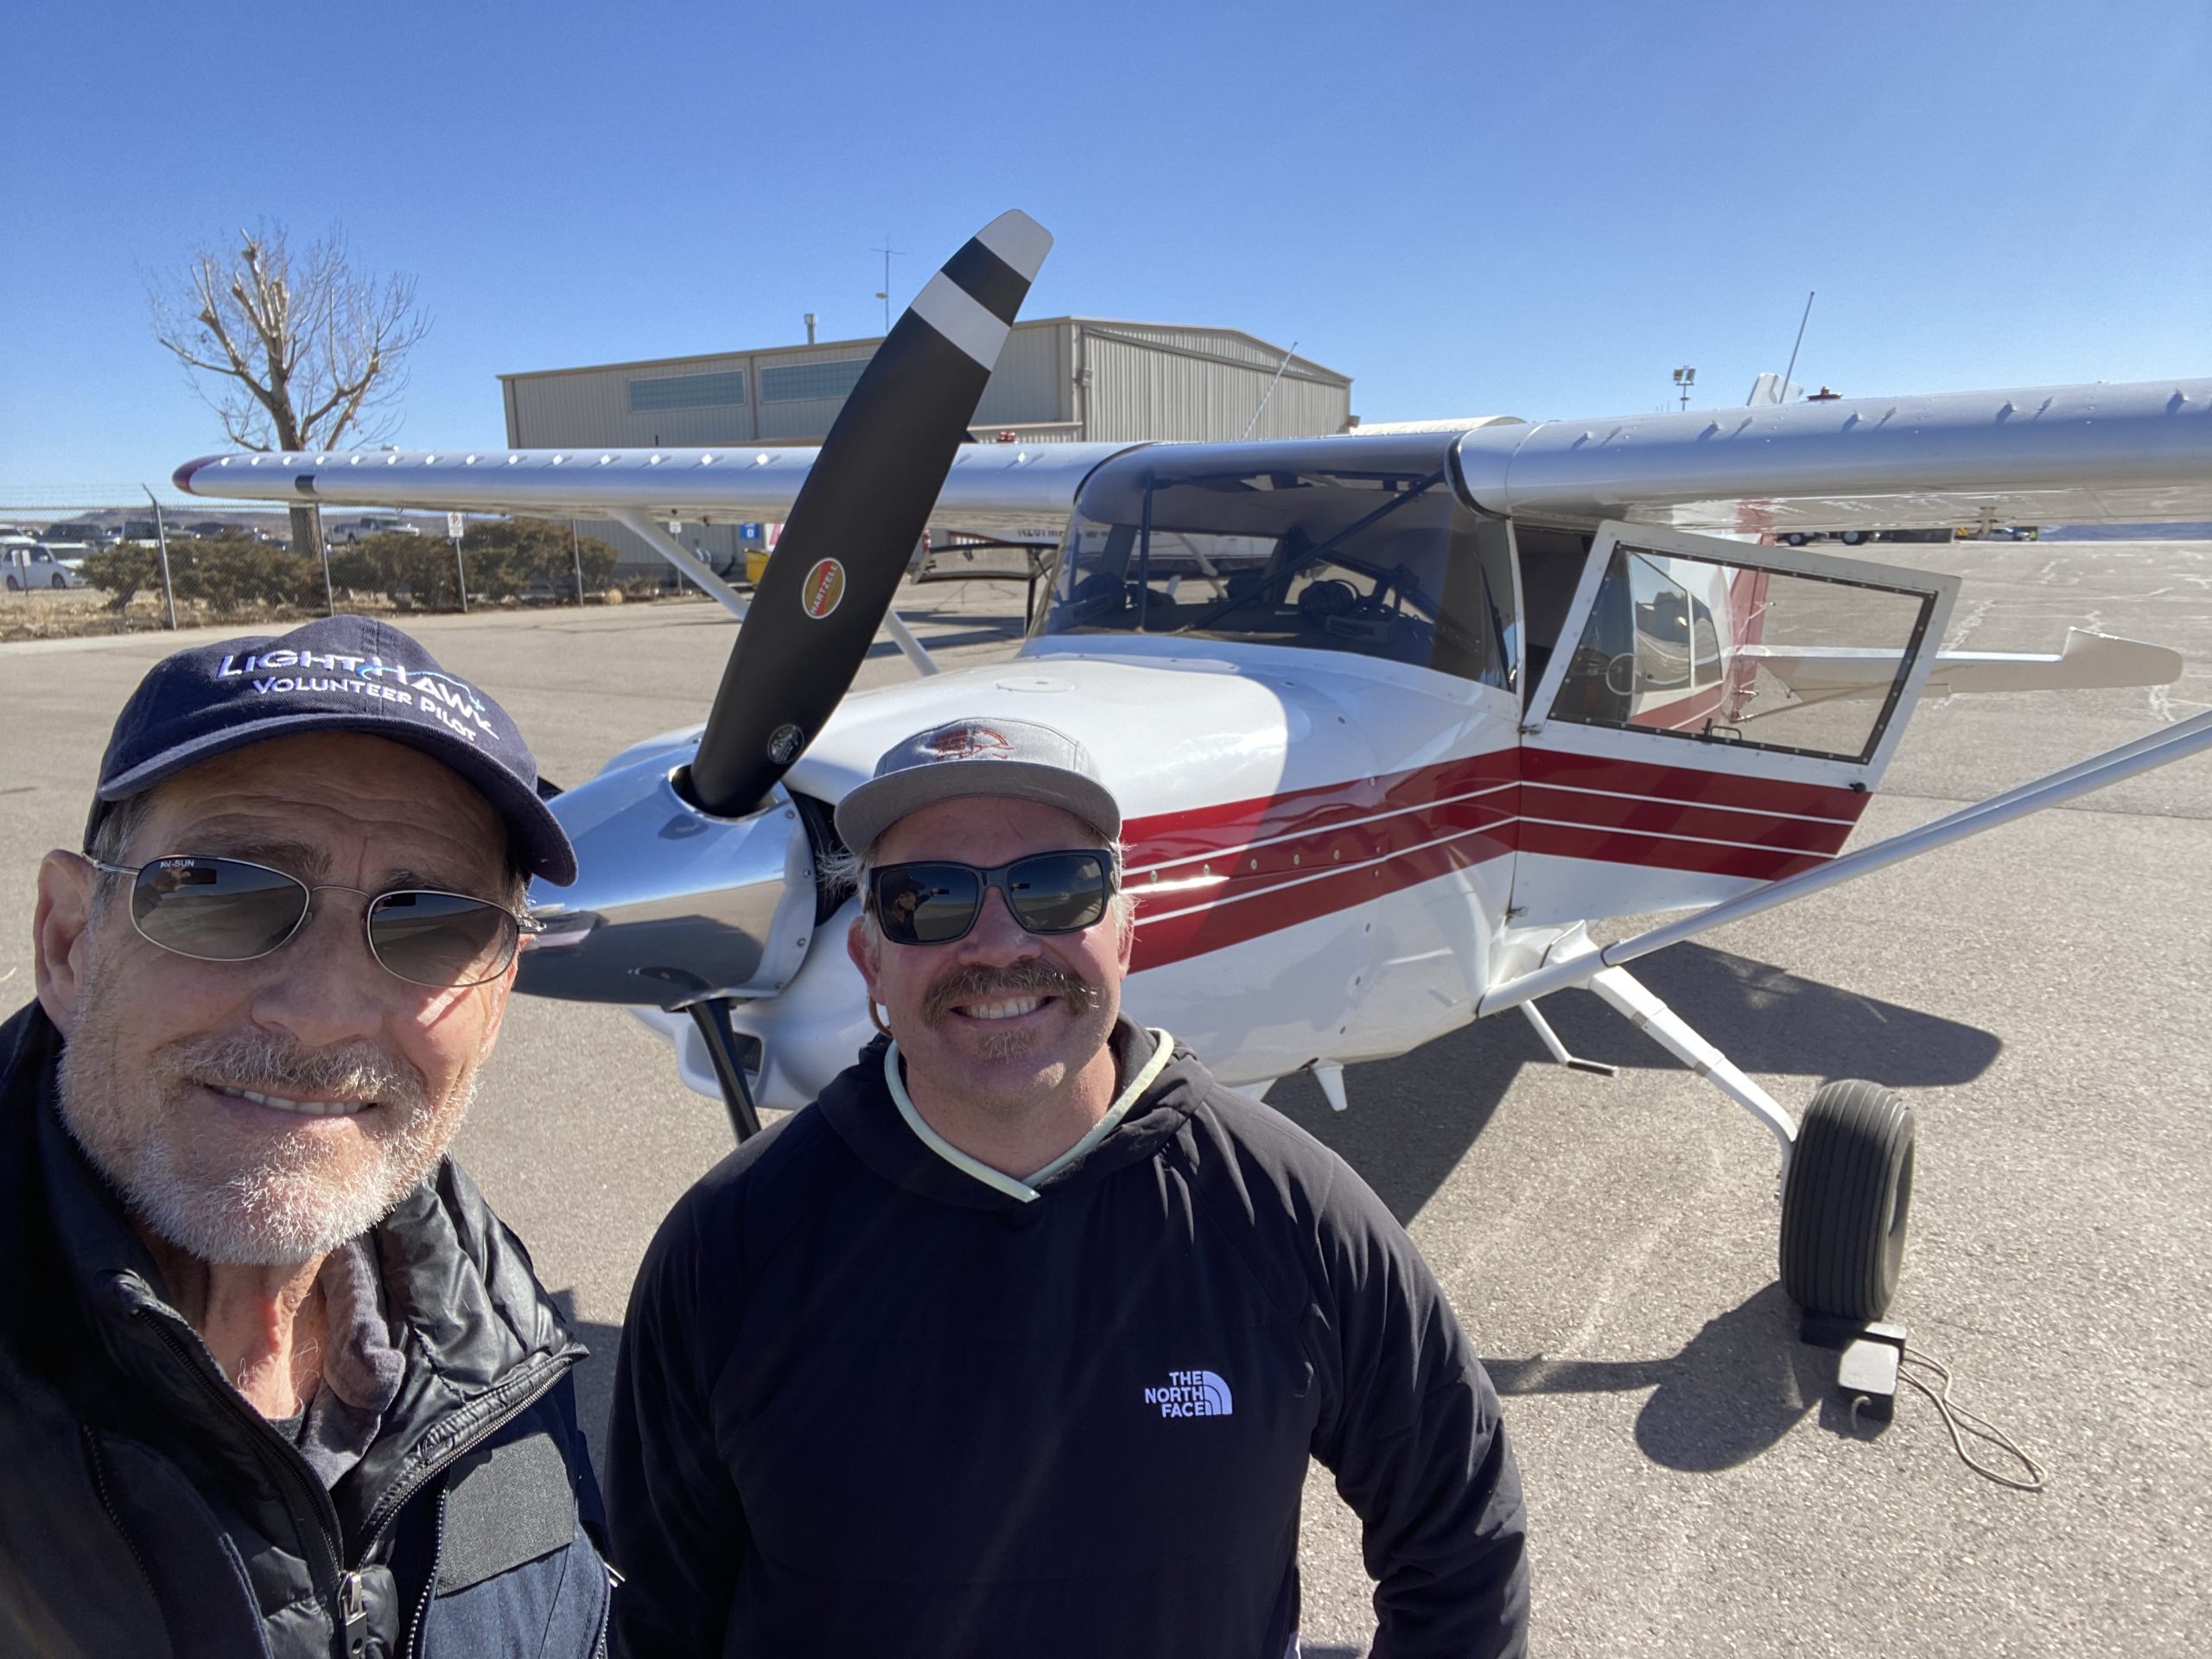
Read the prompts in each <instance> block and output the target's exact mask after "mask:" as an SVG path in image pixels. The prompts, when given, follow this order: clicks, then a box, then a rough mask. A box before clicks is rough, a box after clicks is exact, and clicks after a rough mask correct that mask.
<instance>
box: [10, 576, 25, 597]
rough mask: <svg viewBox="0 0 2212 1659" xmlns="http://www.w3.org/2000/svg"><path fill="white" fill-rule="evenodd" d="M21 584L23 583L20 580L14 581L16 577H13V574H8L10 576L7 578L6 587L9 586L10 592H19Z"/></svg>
mask: <svg viewBox="0 0 2212 1659" xmlns="http://www.w3.org/2000/svg"><path fill="white" fill-rule="evenodd" d="M22 585H23V584H22V582H18V581H16V578H15V577H13V576H10V577H9V578H8V588H9V591H10V592H11V593H14V592H20V591H21V590H22Z"/></svg>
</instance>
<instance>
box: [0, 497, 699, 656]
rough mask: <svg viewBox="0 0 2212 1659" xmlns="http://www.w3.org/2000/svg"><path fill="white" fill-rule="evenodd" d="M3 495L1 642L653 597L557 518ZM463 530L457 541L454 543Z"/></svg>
mask: <svg viewBox="0 0 2212 1659" xmlns="http://www.w3.org/2000/svg"><path fill="white" fill-rule="evenodd" d="M31 494H32V493H31V492H27V491H22V490H5V489H0V639H22V638H38V637H47V636H53V635H68V634H89V633H106V632H128V631H133V630H137V629H143V628H175V627H181V626H198V625H200V624H221V623H232V622H246V621H279V620H293V619H299V618H304V617H307V616H313V615H322V614H326V613H331V612H334V611H337V610H355V611H369V612H380V613H414V612H433V611H454V610H460V611H466V610H467V609H469V608H470V607H472V606H503V607H505V606H521V605H583V604H592V603H602V602H606V601H608V600H610V599H617V600H619V599H640V598H646V597H652V596H657V595H658V593H659V591H660V588H661V583H660V582H659V581H658V574H657V573H656V574H655V575H654V576H653V577H652V579H651V580H641V579H640V578H639V576H638V575H636V574H635V573H632V572H628V571H623V572H618V571H617V570H616V568H615V567H616V564H617V562H618V555H617V553H616V550H615V549H613V547H610V546H609V545H607V543H605V542H602V541H601V540H599V539H597V538H596V537H590V536H586V535H583V534H582V533H581V532H580V531H579V530H578V527H577V526H576V525H575V524H573V523H570V522H568V521H565V520H563V521H552V520H546V519H533V518H467V519H466V520H457V519H449V518H448V516H447V515H443V514H439V515H435V516H434V515H428V514H414V515H408V514H399V513H391V512H366V511H364V512H354V513H346V512H332V513H330V514H328V515H327V517H325V518H323V519H322V521H321V528H322V534H321V537H319V538H318V540H319V545H316V546H314V547H311V548H307V549H300V548H296V547H294V546H293V545H292V543H291V538H290V530H291V524H292V520H291V518H290V517H289V515H288V514H285V513H283V512H254V511H251V510H246V509H226V508H223V507H220V506H216V505H211V504H208V503H205V502H188V503H177V502H172V501H163V500H160V499H156V498H154V497H152V495H151V493H147V495H146V497H145V498H144V499H139V500H137V501H135V502H134V501H130V500H128V499H118V497H117V496H116V495H113V494H109V495H107V496H106V497H105V499H88V497H87V495H86V494H75V495H71V496H67V497H63V496H61V495H60V493H55V492H45V493H43V494H44V496H45V499H41V500H34V499H29V497H30V495H31ZM454 530H458V531H459V534H457V535H455V534H452V533H451V532H452V531H454Z"/></svg>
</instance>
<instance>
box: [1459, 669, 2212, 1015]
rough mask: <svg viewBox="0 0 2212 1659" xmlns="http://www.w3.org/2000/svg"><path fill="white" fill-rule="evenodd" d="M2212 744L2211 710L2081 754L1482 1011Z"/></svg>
mask: <svg viewBox="0 0 2212 1659" xmlns="http://www.w3.org/2000/svg"><path fill="white" fill-rule="evenodd" d="M2208 747H2212V711H2208V712H2207V713H2204V714H2202V715H2195V716H2193V717H2192V718H2190V719H2188V720H2184V721H2181V722H2179V723H2178V724H2177V725H2174V726H2170V727H2168V728H2166V729H2165V730H2164V731H2160V732H2152V733H2151V734H2148V735H2147V736H2144V737H2139V738H2137V739H2136V740H2135V741H2133V742H2132V743H2123V744H2121V745H2120V747H2118V748H2116V749H2107V751H2105V753H2102V754H2094V755H2091V756H2090V757H2089V758H2088V760H2078V761H2076V762H2075V764H2074V765H2072V766H2065V767H2062V768H2061V769H2060V770H2058V771H2056V772H2051V773H2050V774H2048V775H2047V776H2045V777H2042V778H2037V779H2032V780H2031V781H2030V782H2027V783H2024V784H2021V785H2017V786H2015V787H2014V788H2012V789H2008V790H2006V791H2004V792H2003V793H2002V794H1999V795H1993V796H1991V797H1990V798H1988V799H1987V800H1986V801H1977V802H1976V803H1974V804H1973V805H1972V806H1966V807H1961V808H1960V809H1959V810H1957V811H1955V812H1953V813H1951V814H1949V815H1948V817H1941V818H1938V819H1936V822H1935V823H1926V824H1923V825H1922V826H1921V827H1920V828H1919V829H1908V830H1906V831H1905V832H1904V834H1903V835H1898V836H1891V837H1890V838H1889V839H1888V840H1886V841H1878V842H1875V843H1874V844H1873V845H1872V847H1861V848H1860V849H1858V851H1856V852H1851V853H1846V854H1844V855H1843V856H1842V857H1840V858H1837V859H1832V860H1830V861H1828V862H1827V863H1826V864H1823V865H1821V866H1820V867H1819V868H1816V869H1810V870H1806V871H1803V872H1802V873H1800V874H1796V875H1792V876H1787V877H1785V878H1783V880H1779V881H1776V882H1772V883H1770V884H1769V885H1768V886H1766V887H1759V888H1756V889H1754V890H1753V891H1751V892H1750V893H1744V894H1742V895H1741V896H1740V897H1738V898H1734V899H1727V900H1726V901H1724V902H1723V903H1720V904H1718V905H1714V906H1712V907H1711V908H1710V909H1707V910H1701V911H1699V912H1696V913H1695V914H1694V915H1690V916H1685V917H1683V918H1681V920H1679V921H1673V922H1669V923H1668V924H1666V925H1664V926H1663V927H1655V928H1653V929H1651V930H1650V931H1649V932H1645V933H1638V934H1637V935H1635V936H1634V937H1633V938H1626V939H1622V940H1620V941H1619V942H1618V943H1617V944H1609V945H1607V946H1605V948H1604V949H1603V950H1595V951H1592V952H1591V953H1590V954H1589V955H1587V956H1580V957H1569V958H1568V959H1567V960H1566V961H1564V962H1555V963H1548V964H1547V965H1545V966H1544V967H1541V968H1538V969H1535V970H1534V971H1533V972H1530V973H1526V974H1523V975H1522V976H1521V977H1520V978H1518V979H1512V980H1508V981H1507V982H1505V983H1504V984H1503V985H1498V986H1494V987H1493V988H1491V990H1490V991H1488V992H1487V993H1485V994H1484V997H1483V999H1482V1001H1480V1002H1479V1003H1478V1004H1477V1005H1476V1007H1475V1014H1476V1017H1477V1018H1480V1017H1481V1016H1482V1015H1484V1014H1497V1013H1500V1012H1502V1011H1503V1010H1504V1009H1506V1008H1514V1007H1520V1006H1521V1005H1522V1003H1524V1002H1527V1001H1531V1000H1533V999H1534V998H1536V997H1539V996H1548V995H1551V994H1552V993H1553V992H1554V991H1563V990H1565V989H1566V988H1567V987H1569V986H1570V985H1586V986H1588V987H1589V988H1591V989H1592V990H1595V991H1598V993H1599V995H1605V992H1604V990H1603V988H1601V986H1600V984H1599V981H1600V980H1601V978H1602V976H1603V972H1604V970H1605V969H1608V968H1618V967H1619V966H1620V965H1621V964H1622V963H1629V962H1634V961H1635V960H1636V959H1637V957H1645V956H1649V955H1650V954H1651V952H1653V951H1654V950H1664V949H1665V948H1666V947H1667V946H1669V945H1670V944H1680V943H1681V941H1682V940H1684V939H1688V938H1695V937H1696V936H1697V935H1698V934H1700V933H1703V932H1706V931H1708V930H1709V929H1712V928H1716V927H1720V926H1724V925H1726V924H1727V923H1730V922H1736V921H1741V920H1742V919H1743V918H1745V917H1746V916H1756V915H1758V913H1759V912H1761V911H1765V910H1772V909H1773V908H1774V907H1775V906H1777V905H1786V904H1788V903H1789V902H1790V901H1791V900H1792V899H1802V898H1805V897H1807V896H1808V895H1809V894H1812V893H1819V892H1821V891H1822V890H1824V889H1826V888H1828V887H1834V886H1836V885H1837V884H1838V883H1840V882H1844V881H1848V880H1851V879H1852V878H1853V876H1859V875H1870V874H1872V873H1873V872H1874V871H1876V870H1882V869H1887V868H1889V867H1890V866H1891V865H1892V864H1897V863H1901V862H1902V861H1904V860H1905V859H1908V858H1912V857H1915V856H1916V855H1919V854H1921V853H1926V852H1932V851H1934V850H1935V849H1936V848H1938V847H1945V846H1948V845H1949V844H1950V843H1951V842H1955V841H1961V840H1963V839H1964V838H1965V837H1967V836H1974V835H1979V834H1980V833H1981V832H1982V831H1983V830H1985V829H1996V828H1997V827H1998V825H1999V824H2003V823H2011V822H2012V820H2013V819H2015V818H2020V817H2026V816H2027V815H2028V814H2029V813H2031V812H2036V811H2040V810H2042V809H2043V808H2044V807H2047V806H2056V805H2058V804H2060V803H2062V802H2064V801H2070V800H2072V799H2073V798H2075V796H2077V795H2087V794H2088V793H2089V792H2090V791H2092V790H2099V789H2103V788H2105V787H2106V786H2107V785H2111V784H2117V783H2120V782H2123V781H2125V780H2126V779H2130V778H2133V777H2134V776H2135V775H2136V773H2138V772H2148V771H2150V770H2151V769H2152V767H2154V766H2165V765H2167V764H2169V763H2170V762H2172V761H2175V760H2183V759H2185V758H2186V757H2188V756H2190V755H2192V754H2195V753H2197V752H2199V751H2200V750H2202V749H2205V748H2208ZM1607 1000H1608V1001H1611V998H1608V999H1607Z"/></svg>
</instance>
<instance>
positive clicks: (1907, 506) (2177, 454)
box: [175, 379, 2212, 535]
mask: <svg viewBox="0 0 2212 1659" xmlns="http://www.w3.org/2000/svg"><path fill="white" fill-rule="evenodd" d="M1331 442H1339V443H1342V444H1344V446H1345V447H1346V448H1347V449H1349V450H1356V449H1357V446H1358V445H1359V444H1360V443H1361V442H1363V439H1362V437H1361V436H1360V435H1359V434H1357V433H1352V434H1350V435H1345V436H1344V437H1342V438H1339V439H1335V440H1332V441H1331ZM1137 447H1139V446H1137V445H1135V444H1133V443H1039V444H969V445H967V446H965V447H963V448H962V450H961V452H960V454H959V457H958V459H957V460H956V461H954V462H953V464H952V470H951V473H950V475H949V476H948V477H947V479H946V480H945V486H944V493H943V494H942V495H941V496H940V497H939V498H938V505H937V508H936V510H935V511H934V512H932V514H931V522H932V523H936V524H947V525H957V526H958V527H961V528H963V529H973V530H976V531H1017V530H1033V529H1038V528H1041V527H1044V526H1046V525H1050V524H1058V523H1060V522H1063V521H1065V519H1066V518H1067V516H1068V514H1069V513H1070V512H1071V510H1072V508H1073V506H1074V503H1075V499H1076V493H1077V490H1078V489H1079V488H1080V486H1082V483H1083V481H1084V479H1085V478H1087V477H1088V476H1089V475H1090V472H1091V470H1092V469H1093V468H1094V467H1096V466H1097V465H1098V464H1099V463H1100V462H1101V461H1104V460H1106V459H1107V458H1108V457H1109V456H1111V455H1115V454H1121V453H1122V451H1124V450H1127V449H1130V448H1137ZM1208 447H1209V448H1212V449H1214V450H1217V451H1218V452H1219V454H1221V456H1222V459H1223V461H1224V465H1232V466H1233V465H1235V464H1237V462H1238V461H1239V460H1240V458H1242V457H1245V456H1249V459H1250V460H1251V461H1252V463H1253V464H1254V465H1255V467H1263V466H1264V465H1265V463H1266V460H1267V457H1268V454H1269V453H1270V452H1271V450H1272V449H1274V448H1278V447H1279V446H1270V445H1268V444H1266V443H1238V444H1217V445H1211V446H1208ZM1455 453H1456V454H1457V455H1458V458H1459V468H1460V472H1461V474H1462V476H1463V478H1464V480H1465V486H1466V488H1467V492H1468V493H1469V494H1470V495H1471V497H1472V499H1474V501H1475V502H1476V504H1477V505H1479V506H1481V507H1483V508H1484V509H1485V510H1487V511H1489V512H1494V513H1497V514H1498V515H1499V516H1501V517H1510V518H1517V519H1522V520H1524V521H1529V522H1535V523H1540V524H1574V525H1582V526H1594V525H1596V524H1599V522H1600V521H1602V520H1605V519H1619V520H1624V521H1626V522H1628V523H1630V524H1671V525H1673V526H1675V527H1676V528H1679V529H1683V530H1694V531H1707V532H1713V531H1719V532H1723V533H1732V534H1738V535H1742V534H1761V533H1765V532H1770V531H1792V530H1808V531H1811V530H1851V529H1863V530H1887V529H1912V528H1922V527H1927V526H1931V525H1942V524H1978V523H2003V524H2133V523H2139V522H2154V521H2160V520H2190V519H2204V518H2212V379H2196V380H2158V381H2144V382H2138V383H2135V384H2133V385H2087V386H2039V387H2029V388H2021V389H2016V390H2013V391H1972V392H1948V393H1943V394H1941V395H1937V396H1933V397H1895V398H1887V397H1861V398H1843V399H1839V400H1837V401H1834V402H1832V403H1820V404H1805V403H1801V404H1789V405H1786V406H1783V407H1779V408H1774V407H1764V408H1753V409H1731V410H1715V411H1708V412H1700V411H1696V410H1692V411H1690V412H1688V413H1687V414H1676V415H1654V416H1630V417H1624V418H1620V419H1604V420H1581V421H1541V422H1536V423H1507V422H1503V421H1495V420H1494V421H1491V422H1489V423H1484V424H1479V425H1476V424H1472V423H1471V424H1470V427H1469V429H1467V430H1466V431H1465V433H1464V435H1462V436H1461V437H1460V439H1459V442H1458V444H1457V445H1456V446H1455ZM816 454H817V451H815V450H813V449H811V448H715V449H709V448H695V449H673V448H671V449H652V450H646V449H611V448H610V449H595V448H575V449H563V450H553V449H507V448H486V449H481V450H474V451H459V450H450V449H447V450H435V451H425V450H349V451H329V452H325V453H320V454H310V453H304V452H295V453H291V454H278V453H270V454H228V455H210V456H207V457H204V458H202V459H200V460H198V461H188V462H187V463H186V464H185V465H184V466H182V467H179V468H178V469H177V471H176V474H175V483H176V486H177V487H178V488H179V489H180V490H182V491H184V492H186V493H189V494H193V495H205V496H218V497H223V498H226V499H238V500H253V501H269V502H283V503H285V504H287V505H289V504H292V503H296V502H300V501H313V500H321V501H326V502H333V503H342V504H344V505H348V506H391V507H403V506H404V507H426V508H442V509H445V510H448V511H462V512H520V513H535V514H538V515H542V516H543V517H547V518H592V517H607V516H609V515H610V514H612V513H614V512H629V513H635V514H639V515H642V516H644V517H645V518H683V519H689V520H692V521H694V522H706V523H713V522H718V521H725V520H729V519H764V518H765V519H774V518H780V517H782V515H783V514H784V513H785V512H787V511H788V510H789V508H790V506H791V502H792V501H793V500H794V499H796V498H797V496H798V486H799V484H800V483H801V482H802V481H803V480H804V477H805V475H806V473H807V470H808V468H809V467H811V466H812V465H813V463H814V457H815V455H816Z"/></svg>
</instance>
